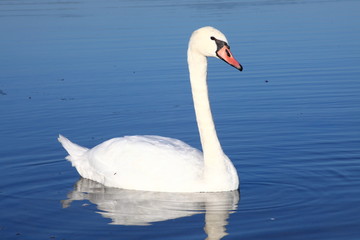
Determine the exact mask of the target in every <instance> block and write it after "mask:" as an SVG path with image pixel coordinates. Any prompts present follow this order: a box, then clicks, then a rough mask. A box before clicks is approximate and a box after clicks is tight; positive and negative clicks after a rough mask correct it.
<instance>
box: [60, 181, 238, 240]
mask: <svg viewBox="0 0 360 240" xmlns="http://www.w3.org/2000/svg"><path fill="white" fill-rule="evenodd" d="M79 200H80V201H81V200H88V201H90V202H91V203H93V204H95V205H96V206H97V209H98V210H99V212H97V213H99V214H101V215H102V216H103V217H104V218H109V219H111V223H110V224H113V225H132V226H144V225H150V224H151V223H155V222H160V221H167V220H172V219H177V218H182V217H189V216H192V215H196V214H205V227H204V230H205V233H206V234H207V236H208V239H221V238H222V237H224V236H226V235H227V233H226V226H227V224H228V222H227V219H228V218H229V214H231V213H233V212H234V211H235V210H236V209H237V204H238V202H239V192H238V191H231V192H218V193H160V192H148V191H134V190H125V189H118V188H109V187H105V186H104V185H102V184H100V183H97V182H94V181H92V180H88V179H83V178H82V179H80V180H79V181H78V182H76V184H75V186H74V190H72V191H71V192H70V193H69V194H68V199H66V200H63V201H61V202H62V206H63V207H64V208H67V207H69V206H70V205H71V203H72V202H73V201H79Z"/></svg>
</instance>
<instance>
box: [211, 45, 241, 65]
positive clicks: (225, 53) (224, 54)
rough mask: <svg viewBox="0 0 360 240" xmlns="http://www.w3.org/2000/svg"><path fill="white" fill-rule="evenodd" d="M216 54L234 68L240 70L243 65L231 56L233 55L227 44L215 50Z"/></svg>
mask: <svg viewBox="0 0 360 240" xmlns="http://www.w3.org/2000/svg"><path fill="white" fill-rule="evenodd" d="M216 55H217V56H218V57H219V58H220V59H222V60H224V61H225V62H227V63H228V64H230V65H231V66H233V67H234V68H236V69H238V70H240V71H242V70H243V67H242V66H241V64H240V63H239V62H238V61H237V60H236V59H235V58H234V57H233V55H232V54H231V52H230V49H229V47H228V46H227V45H225V46H223V47H222V48H220V49H219V50H218V51H216Z"/></svg>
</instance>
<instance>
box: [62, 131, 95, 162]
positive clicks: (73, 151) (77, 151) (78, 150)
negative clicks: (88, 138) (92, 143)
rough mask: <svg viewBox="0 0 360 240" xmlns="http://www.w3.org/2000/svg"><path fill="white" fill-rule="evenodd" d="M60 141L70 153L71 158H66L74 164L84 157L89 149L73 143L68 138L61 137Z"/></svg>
mask: <svg viewBox="0 0 360 240" xmlns="http://www.w3.org/2000/svg"><path fill="white" fill-rule="evenodd" d="M58 141H59V142H60V143H61V145H62V146H63V147H64V148H65V150H66V151H67V152H68V153H69V156H67V157H66V159H67V160H69V161H70V162H72V164H73V165H74V163H75V162H76V161H77V160H79V159H80V158H81V156H83V155H84V153H85V152H87V151H88V150H89V149H88V148H86V147H82V146H79V145H77V144H75V143H73V142H71V141H70V140H69V139H67V138H66V137H64V136H62V135H59V138H58Z"/></svg>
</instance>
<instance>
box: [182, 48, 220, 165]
mask: <svg viewBox="0 0 360 240" xmlns="http://www.w3.org/2000/svg"><path fill="white" fill-rule="evenodd" d="M188 64H189V73H190V82H191V90H192V96H193V101H194V108H195V114H196V121H197V125H198V129H199V134H200V140H201V145H202V150H203V154H204V161H205V164H206V163H207V162H208V163H209V162H211V165H212V166H213V167H214V168H215V167H219V164H220V165H221V164H223V163H222V161H223V160H222V159H223V157H224V153H223V150H222V148H221V145H220V142H219V139H218V136H217V134H216V129H215V124H214V120H213V117H212V114H211V108H210V102H209V96H208V86H207V58H206V57H205V56H203V55H201V54H198V53H194V52H192V51H191V49H189V50H188ZM219 160H220V161H219ZM216 161H219V164H215V163H214V162H216Z"/></svg>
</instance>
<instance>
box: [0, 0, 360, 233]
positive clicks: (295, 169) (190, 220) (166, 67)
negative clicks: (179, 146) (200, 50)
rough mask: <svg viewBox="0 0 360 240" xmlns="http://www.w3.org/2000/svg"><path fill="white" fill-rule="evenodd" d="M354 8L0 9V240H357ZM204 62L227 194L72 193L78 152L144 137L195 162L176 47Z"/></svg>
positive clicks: (171, 4) (331, 4) (94, 4)
mask: <svg viewBox="0 0 360 240" xmlns="http://www.w3.org/2000/svg"><path fill="white" fill-rule="evenodd" d="M359 9H360V2H359V1H350V0H348V1H347V0H343V1H337V0H328V1H327V0H319V1H313V0H297V1H281V0H272V1H271V0H268V1H264V0H254V1H246V0H240V1H212V0H203V1H190V0H185V1H160V0H158V1H130V0H128V1H126V0H122V1H119V0H110V1H95V0H90V1H87V0H76V1H66V0H64V1H55V0H32V1H27V0H18V1H11V0H3V1H1V2H0V32H1V36H0V113H1V117H0V164H1V167H0V176H1V181H0V209H1V214H0V238H1V239H206V238H207V237H208V239H326V240H332V239H339V240H340V239H341V240H343V239H354V240H355V239H360V228H359V226H360V217H359V216H360V67H359V65H360V25H359V22H360V12H359ZM205 25H212V26H214V27H217V28H218V29H220V30H221V31H222V32H224V33H225V34H226V35H227V38H228V40H229V43H230V45H231V49H232V53H233V54H234V55H235V56H236V58H237V59H238V60H239V61H240V63H241V64H242V65H243V66H244V71H243V72H238V71H236V70H235V69H232V68H230V67H229V66H227V65H226V64H224V63H223V62H222V61H219V60H216V59H211V60H210V62H209V76H208V78H209V79H208V80H209V88H210V97H211V102H212V108H213V114H214V118H215V122H216V125H217V130H218V135H219V137H220V140H221V143H222V146H223V148H224V151H225V152H226V153H227V155H228V156H229V157H230V158H231V159H232V161H233V162H234V165H235V167H236V168H237V170H238V173H239V176H240V180H241V185H240V189H239V192H230V193H222V194H159V193H151V192H140V191H127V190H122V189H112V188H106V187H104V186H102V185H101V184H98V183H96V182H92V181H89V180H86V179H80V178H79V175H78V173H77V172H76V170H75V169H74V168H72V167H71V164H70V163H69V162H67V161H66V160H64V157H65V156H66V152H65V151H64V150H63V149H62V147H61V146H60V145H59V143H58V142H57V140H56V138H57V135H58V134H59V133H61V134H63V135H65V136H67V137H69V138H70V139H71V140H73V141H74V142H76V143H79V144H81V145H83V146H87V147H93V146H95V145H97V144H99V143H101V142H102V141H104V140H106V139H109V138H112V137H117V136H123V135H136V134H156V135H161V136H167V137H173V138H178V139H181V140H183V141H185V142H187V143H189V144H190V145H192V146H194V147H197V148H200V143H199V137H198V132H197V128H196V122H195V117H194V113H193V107H192V100H191V94H190V86H189V81H188V73H187V65H186V48H187V41H188V38H189V36H190V34H191V32H192V31H193V30H195V29H196V28H199V27H202V26H205Z"/></svg>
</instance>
